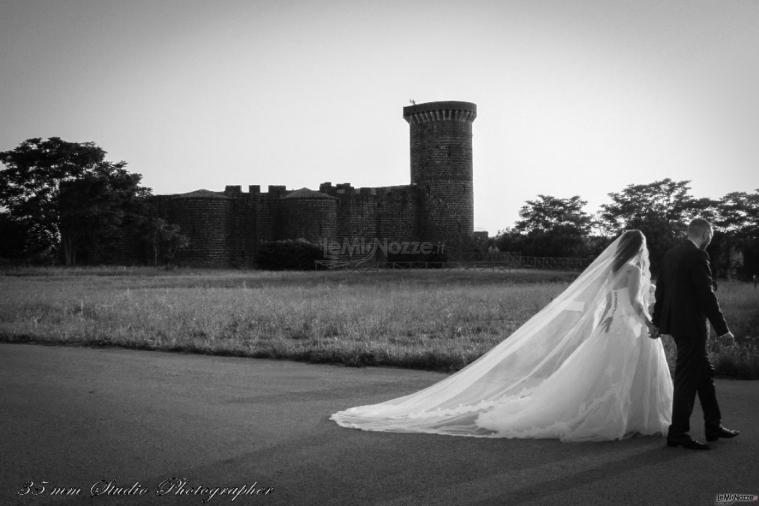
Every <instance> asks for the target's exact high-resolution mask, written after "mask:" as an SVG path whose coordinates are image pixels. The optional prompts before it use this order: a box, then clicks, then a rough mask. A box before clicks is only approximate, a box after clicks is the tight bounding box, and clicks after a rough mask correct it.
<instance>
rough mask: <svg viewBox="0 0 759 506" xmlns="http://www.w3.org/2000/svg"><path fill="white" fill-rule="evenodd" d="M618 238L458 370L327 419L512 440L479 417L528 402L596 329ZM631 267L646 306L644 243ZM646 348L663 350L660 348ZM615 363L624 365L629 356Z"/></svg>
mask: <svg viewBox="0 0 759 506" xmlns="http://www.w3.org/2000/svg"><path fill="white" fill-rule="evenodd" d="M641 235H642V234H641ZM622 237H623V236H620V237H618V238H617V239H616V240H614V241H613V242H612V243H611V244H610V245H609V246H608V247H607V248H606V249H605V250H604V251H603V252H602V253H601V254H600V255H599V256H598V257H597V258H596V259H595V260H594V261H593V262H592V263H591V264H590V266H588V267H587V268H586V269H585V270H584V271H583V272H582V273H581V274H580V275H579V276H578V277H577V279H575V280H574V281H573V282H572V283H571V284H570V285H569V286H568V287H567V288H566V289H565V290H564V291H563V292H562V293H561V294H559V295H558V296H557V297H556V298H555V299H553V300H552V301H551V302H550V303H549V304H548V305H547V306H546V307H544V308H543V309H542V310H540V311H539V312H538V313H537V314H535V315H534V316H533V317H532V318H530V319H529V320H528V321H527V322H525V323H524V325H522V326H521V327H520V328H519V329H517V330H516V331H515V332H514V333H512V334H511V335H510V336H508V337H507V338H505V339H504V340H503V341H501V342H500V343H499V344H497V345H496V346H495V347H494V348H492V349H491V350H490V351H488V352H487V353H485V354H484V355H482V356H481V357H479V358H478V359H477V360H475V361H474V362H472V363H470V364H469V365H467V366H466V367H464V368H463V369H461V370H459V371H458V372H456V373H454V374H452V375H451V376H449V377H447V378H445V379H443V380H441V381H440V382H438V383H435V384H433V385H431V386H429V387H427V388H425V389H423V390H420V391H418V392H414V393H411V394H409V395H405V396H402V397H398V398H395V399H391V400H388V401H385V402H381V403H378V404H372V405H365V406H357V407H353V408H349V409H346V410H344V411H339V412H337V413H334V414H332V415H331V416H330V419H331V420H334V421H335V422H337V423H338V424H339V425H341V426H343V427H349V428H356V429H363V430H371V431H389V432H426V433H435V434H448V435H460V436H475V437H511V436H499V435H498V434H497V432H496V431H493V430H490V429H488V428H485V427H483V424H482V423H481V422H480V423H478V418H479V417H480V415H483V414H487V412H488V411H492V410H493V409H495V408H498V407H499V406H501V407H502V406H504V403H506V405H510V404H508V403H512V404H514V403H515V402H516V403H517V404H518V402H519V401H520V400H525V401H527V402H529V399H530V395H531V393H532V392H533V391H534V390H535V389H537V388H539V387H540V386H541V384H543V383H544V382H546V380H548V379H549V378H550V377H551V376H552V375H554V374H555V373H556V372H557V371H558V370H559V369H560V368H561V366H562V365H563V364H564V363H565V362H566V361H567V360H568V359H569V357H571V356H572V355H573V354H574V353H575V352H576V351H577V350H578V349H579V348H580V347H581V346H582V344H583V343H584V342H585V341H586V340H588V339H589V337H590V336H591V335H593V334H594V331H596V330H597V329H598V328H599V325H601V324H602V319H603V317H604V312H605V310H606V309H607V301H608V300H610V297H611V293H612V292H613V290H614V287H615V286H617V285H618V281H619V280H618V277H619V276H621V275H623V274H622V271H624V269H621V270H620V272H618V273H614V272H613V269H612V266H613V264H614V260H615V257H617V252H618V248H619V245H620V240H621V239H622ZM631 261H636V262H637V263H638V265H639V266H640V267H641V279H640V286H639V289H638V300H640V301H641V302H642V303H643V304H644V307H648V305H649V303H650V302H651V297H652V295H651V293H652V290H651V280H650V274H649V260H648V250H647V248H646V244H645V238H643V243H642V246H641V247H640V249H639V250H638V251H637V252H634V254H633V257H632V259H631ZM643 327H644V325H643V322H642V320H641V321H640V323H639V326H638V328H636V329H630V331H631V332H633V331H634V332H637V333H638V335H643V334H644V333H645V329H644V328H643ZM645 341H648V339H645ZM651 342H652V343H654V344H655V345H657V346H659V347H661V343H660V342H658V341H656V342H654V341H651ZM646 345H648V344H646ZM655 351H660V350H655ZM661 357H663V354H660V357H659V358H661ZM629 359H630V360H633V357H629ZM593 360H595V358H593ZM616 360H620V361H625V360H628V357H616ZM662 360H663V359H662ZM660 365H661V362H656V363H654V367H660ZM665 365H666V362H665ZM573 374H583V371H574V373H573ZM667 380H669V378H667ZM669 381H671V380H669ZM670 388H671V386H670ZM665 401H666V402H668V399H665ZM514 405H516V404H514ZM528 437H529V436H528Z"/></svg>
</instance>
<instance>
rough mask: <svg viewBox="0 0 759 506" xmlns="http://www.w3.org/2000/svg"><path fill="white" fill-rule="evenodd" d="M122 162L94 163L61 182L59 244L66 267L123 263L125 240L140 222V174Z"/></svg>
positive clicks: (142, 212) (144, 194)
mask: <svg viewBox="0 0 759 506" xmlns="http://www.w3.org/2000/svg"><path fill="white" fill-rule="evenodd" d="M125 165H126V164H125V163H124V162H120V163H115V164H114V163H109V162H100V163H99V164H98V165H97V166H96V167H95V168H94V169H93V170H92V171H91V172H87V173H85V174H83V175H82V176H80V177H79V178H78V179H74V180H71V181H64V182H62V183H61V185H60V190H59V198H58V203H59V215H60V223H59V227H60V232H61V245H62V250H63V254H64V258H65V262H66V265H75V264H76V263H77V260H78V259H81V260H83V261H84V263H104V262H105V263H107V262H113V261H118V260H123V257H124V256H126V255H127V252H126V250H127V249H128V248H129V244H130V242H131V239H132V238H133V236H134V235H135V234H137V228H138V227H139V225H140V223H141V222H142V221H144V219H145V218H144V216H145V213H146V209H145V199H144V198H145V197H147V196H148V195H150V189H148V188H143V187H140V186H139V183H140V180H141V179H142V176H141V175H140V174H130V173H129V172H127V171H126V170H125V169H124V166H125Z"/></svg>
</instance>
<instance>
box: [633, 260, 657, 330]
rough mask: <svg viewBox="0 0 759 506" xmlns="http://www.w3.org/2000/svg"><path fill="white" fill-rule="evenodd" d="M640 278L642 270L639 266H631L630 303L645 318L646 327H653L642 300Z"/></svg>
mask: <svg viewBox="0 0 759 506" xmlns="http://www.w3.org/2000/svg"><path fill="white" fill-rule="evenodd" d="M640 276H641V272H640V269H639V268H638V267H637V266H631V267H630V273H629V278H628V279H629V280H630V282H629V283H628V286H629V289H630V301H631V302H632V306H633V308H634V309H635V311H636V312H637V313H638V314H639V315H640V316H641V317H642V318H643V320H645V322H646V325H648V326H649V327H651V326H652V325H653V323H652V321H651V317H650V316H649V314H648V308H646V307H645V305H644V304H643V302H642V301H641V300H640Z"/></svg>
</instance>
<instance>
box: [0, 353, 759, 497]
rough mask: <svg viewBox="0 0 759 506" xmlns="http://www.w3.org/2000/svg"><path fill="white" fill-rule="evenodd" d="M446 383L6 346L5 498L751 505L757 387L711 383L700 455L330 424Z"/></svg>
mask: <svg viewBox="0 0 759 506" xmlns="http://www.w3.org/2000/svg"><path fill="white" fill-rule="evenodd" d="M444 376H445V375H444V374H440V373H432V372H425V371H411V370H404V369H395V368H362V369H358V368H349V367H343V366H334V365H314V364H304V363H297V362H288V361H275V360H260V359H246V358H237V357H214V356H205V355H192V354H182V353H166V352H154V351H133V350H123V349H117V348H102V349H99V348H80V347H64V346H42V345H31V344H7V343H3V344H0V385H1V386H0V430H1V432H0V434H1V435H2V436H1V437H2V445H1V446H0V451H1V453H0V460H1V461H2V465H1V468H2V470H1V471H0V485H1V488H0V504H2V505H6V504H35V505H37V504H39V505H43V504H44V505H47V504H56V505H69V504H72V505H73V504H101V505H121V504H127V505H137V504H157V505H173V504H197V505H202V504H204V502H203V500H204V499H205V500H206V501H207V502H206V503H205V504H217V505H223V504H238V505H248V504H318V505H327V504H668V505H670V504H687V505H698V504H705V505H709V504H715V499H716V495H717V494H718V493H747V494H759V426H758V424H757V420H759V382H756V381H753V382H752V381H730V380H718V382H717V394H718V398H719V400H720V402H721V407H722V411H723V416H724V418H725V419H724V422H725V424H726V425H728V426H730V427H734V428H739V429H741V430H742V434H741V436H739V437H738V438H736V439H733V440H725V441H718V442H717V443H715V444H713V448H712V450H710V451H705V452H698V451H689V450H684V449H681V448H676V449H675V448H667V447H666V446H665V444H664V440H663V438H653V437H646V438H633V439H629V440H625V441H621V442H605V443H561V442H559V441H554V440H507V439H480V438H466V437H451V436H439V435H430V434H393V433H377V432H364V431H360V430H354V429H345V428H341V427H339V426H338V425H337V424H335V423H334V422H332V421H330V420H328V417H329V415H330V414H331V413H332V412H334V411H337V410H340V409H344V408H347V407H350V406H355V405H359V404H368V403H372V402H378V401H381V400H386V399H389V398H392V397H396V396H399V395H402V394H406V393H410V392H413V391H416V390H418V389H420V388H423V387H426V386H428V385H430V384H432V383H434V382H436V381H438V380H439V379H441V378H443V377H444ZM696 404H697V405H698V403H696ZM700 416H701V412H700V411H699V408H698V407H697V408H696V410H695V412H694V417H693V419H692V420H693V422H695V423H694V424H693V427H694V431H693V433H694V435H696V436H698V437H703V432H702V430H703V429H702V427H701V424H700V423H699V421H700ZM172 480H174V481H172ZM182 480H186V481H185V482H183V481H182ZM29 482H33V483H32V484H31V485H30V484H29ZM109 483H110V485H109ZM42 487H44V489H43V488H42ZM203 487H208V488H209V489H214V488H216V489H219V491H217V492H216V495H215V496H213V497H209V494H210V492H209V491H204V490H203ZM225 487H226V488H227V489H232V488H237V490H236V493H237V494H238V495H236V496H235V495H221V493H220V490H221V489H223V488H225ZM56 489H57V490H56ZM269 489H271V490H269ZM267 490H269V493H268V494H266V493H265V492H266V491H267ZM20 491H26V492H27V493H26V494H24V495H19V492H20ZM158 491H161V492H163V494H162V495H158V494H157V493H156V492H158ZM198 491H199V492H198ZM117 493H118V494H117ZM227 493H228V494H233V493H235V492H231V491H230V490H226V491H225V494H227ZM93 494H97V495H94V496H93ZM204 494H205V495H204ZM736 504H740V503H736Z"/></svg>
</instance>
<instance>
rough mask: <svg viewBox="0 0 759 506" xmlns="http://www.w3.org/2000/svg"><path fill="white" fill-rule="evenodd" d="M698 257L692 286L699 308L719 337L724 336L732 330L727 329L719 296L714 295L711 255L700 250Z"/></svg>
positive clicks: (693, 270)
mask: <svg viewBox="0 0 759 506" xmlns="http://www.w3.org/2000/svg"><path fill="white" fill-rule="evenodd" d="M697 255H698V256H697V257H695V258H693V261H692V269H691V284H692V285H693V288H694V293H695V294H696V300H697V301H698V305H699V308H700V309H701V311H702V312H703V314H705V315H706V317H707V318H708V319H709V322H711V324H712V326H713V327H714V330H715V331H716V332H717V335H718V336H722V335H725V334H727V333H728V332H730V329H728V328H727V322H725V317H724V315H723V314H722V310H721V309H720V307H719V302H717V296H716V295H715V294H714V289H713V285H712V269H711V267H710V265H709V255H708V254H707V253H706V251H703V250H698V252H697Z"/></svg>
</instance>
